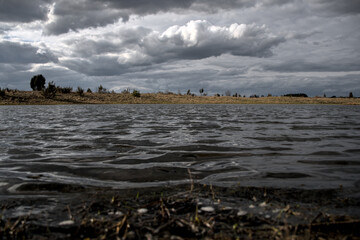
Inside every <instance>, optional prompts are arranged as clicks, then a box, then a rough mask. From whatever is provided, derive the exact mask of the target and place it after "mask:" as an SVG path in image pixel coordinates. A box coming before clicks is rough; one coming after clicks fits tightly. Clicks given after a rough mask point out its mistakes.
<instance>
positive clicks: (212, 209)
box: [200, 206, 215, 212]
mask: <svg viewBox="0 0 360 240" xmlns="http://www.w3.org/2000/svg"><path fill="white" fill-rule="evenodd" d="M200 210H201V211H204V212H214V211H215V209H214V208H213V207H210V206H209V207H202V208H201V209H200Z"/></svg>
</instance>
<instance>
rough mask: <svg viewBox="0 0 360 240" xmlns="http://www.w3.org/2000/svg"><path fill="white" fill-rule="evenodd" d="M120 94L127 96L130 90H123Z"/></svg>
mask: <svg viewBox="0 0 360 240" xmlns="http://www.w3.org/2000/svg"><path fill="white" fill-rule="evenodd" d="M121 93H122V94H129V93H130V89H129V88H127V89H125V90H123V91H122V92H121Z"/></svg>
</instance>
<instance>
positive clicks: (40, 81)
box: [30, 74, 46, 91]
mask: <svg viewBox="0 0 360 240" xmlns="http://www.w3.org/2000/svg"><path fill="white" fill-rule="evenodd" d="M45 82H46V79H45V77H44V76H43V75H41V74H40V75H36V76H33V77H32V78H31V81H30V87H31V88H32V90H33V91H41V90H43V89H44V88H45Z"/></svg>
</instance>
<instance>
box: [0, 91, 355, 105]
mask: <svg viewBox="0 0 360 240" xmlns="http://www.w3.org/2000/svg"><path fill="white" fill-rule="evenodd" d="M73 104H318V105H360V98H345V97H341V98H324V97H283V96H281V97H259V98H249V97H245V98H244V97H231V96H220V97H217V96H191V95H178V94H173V93H169V94H165V93H143V94H141V96H140V97H134V96H133V95H132V94H130V93H84V94H83V95H82V96H80V95H79V94H78V93H75V92H71V93H66V94H65V93H57V94H56V96H55V97H54V98H45V97H44V96H43V95H42V94H41V92H37V91H10V92H6V94H5V96H3V97H0V105H73Z"/></svg>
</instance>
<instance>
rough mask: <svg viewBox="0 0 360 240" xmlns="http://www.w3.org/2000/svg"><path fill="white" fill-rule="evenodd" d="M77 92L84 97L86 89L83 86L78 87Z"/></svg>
mask: <svg viewBox="0 0 360 240" xmlns="http://www.w3.org/2000/svg"><path fill="white" fill-rule="evenodd" d="M76 93H77V94H79V96H80V97H82V96H84V89H82V88H81V87H78V88H77V91H76Z"/></svg>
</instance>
